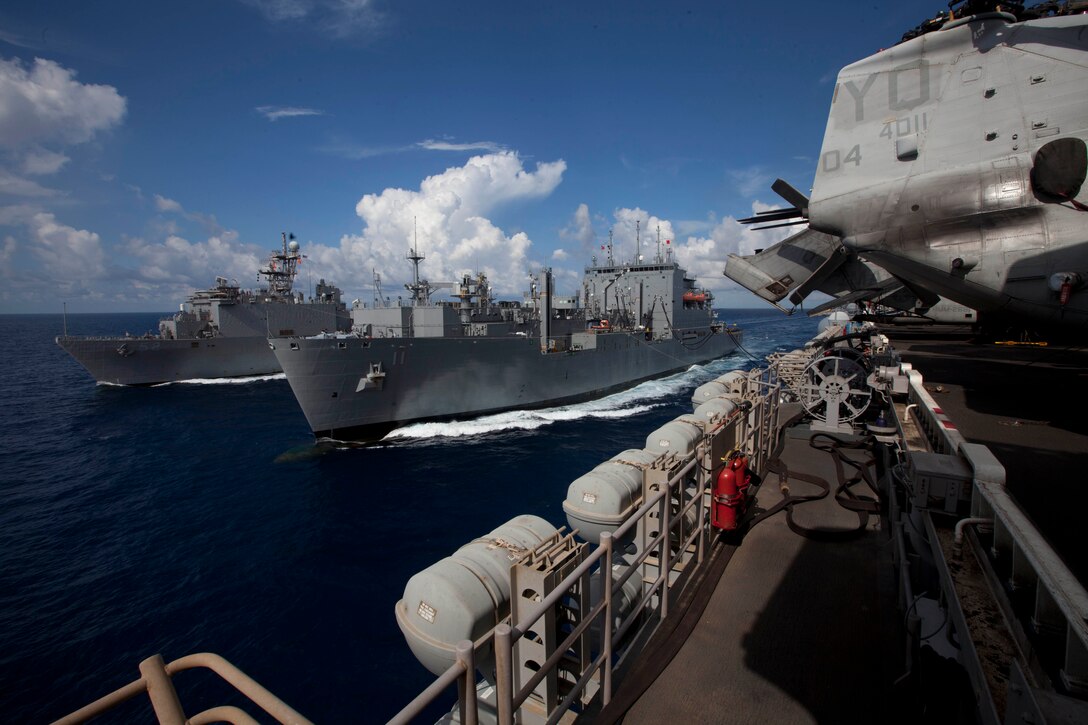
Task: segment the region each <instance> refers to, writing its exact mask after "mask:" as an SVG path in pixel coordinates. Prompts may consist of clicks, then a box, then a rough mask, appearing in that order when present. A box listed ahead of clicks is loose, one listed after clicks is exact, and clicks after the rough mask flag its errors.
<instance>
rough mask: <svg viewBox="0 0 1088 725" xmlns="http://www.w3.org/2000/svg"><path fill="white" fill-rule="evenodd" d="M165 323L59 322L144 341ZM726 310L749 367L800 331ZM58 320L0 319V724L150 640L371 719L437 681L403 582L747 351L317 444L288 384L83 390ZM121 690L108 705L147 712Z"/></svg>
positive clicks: (51, 715)
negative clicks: (579, 398) (515, 406)
mask: <svg viewBox="0 0 1088 725" xmlns="http://www.w3.org/2000/svg"><path fill="white" fill-rule="evenodd" d="M158 318H159V315H158V314H110V315H69V316H68V321H67V324H68V332H69V334H73V335H114V334H119V333H123V332H125V331H129V332H132V333H135V334H139V333H142V332H144V331H146V330H149V329H155V328H156V327H157V321H158ZM720 318H721V319H722V320H723V321H728V322H737V323H740V324H741V325H742V326H743V327H744V328H745V337H744V347H745V349H746V350H747V351H748V352H749V353H751V355H753V356H755V357H756V358H759V359H760V360H762V358H763V357H764V356H765V355H767V354H768V353H770V352H772V351H775V350H791V349H793V348H796V347H798V346H800V345H801V344H802V343H803V342H804V341H806V340H807V339H809V338H810V337H811V336H812V335H813V334H814V333H815V331H816V326H817V321H816V320H812V319H809V318H806V317H804V316H795V317H786V316H784V315H782V314H781V313H779V312H778V311H776V310H773V309H769V308H768V309H766V310H724V311H722V312H721V314H720ZM62 324H63V323H62V318H61V316H60V315H2V316H0V339H2V340H4V341H5V344H6V347H7V351H6V352H5V353H4V354H3V355H0V386H2V390H3V396H2V400H3V406H2V407H0V428H2V435H3V441H4V443H5V444H6V445H5V449H4V453H3V455H4V458H5V460H4V465H3V466H2V468H0V470H2V471H3V473H2V475H0V713H2V719H3V720H4V721H5V722H48V721H51V720H53V719H55V718H57V717H60V716H62V715H65V714H67V713H68V712H70V711H72V710H75V709H77V708H79V707H81V706H82V705H85V704H87V703H89V702H91V701H92V700H94V699H96V698H98V697H99V696H101V695H104V694H106V693H108V692H110V691H112V690H114V689H115V688H117V687H120V686H122V685H124V684H126V683H128V682H130V681H132V680H135V679H137V678H138V677H139V672H138V669H137V666H138V663H139V662H140V661H141V660H143V659H144V658H146V657H148V656H150V655H153V654H156V653H161V654H162V655H163V657H164V658H165V659H166V660H167V661H170V660H172V659H176V658H178V657H181V656H183V655H186V654H190V653H194V652H203V651H211V652H216V653H219V654H221V655H223V656H224V657H226V658H227V659H228V660H230V661H231V662H233V663H234V664H236V665H237V666H239V667H240V668H242V669H243V670H244V671H245V672H247V673H248V674H250V675H251V676H253V677H254V678H256V679H257V680H258V681H259V682H261V683H262V684H263V685H265V686H266V687H268V688H269V689H270V690H271V691H272V692H274V693H276V694H277V695H278V696H279V697H281V698H282V699H284V700H285V701H286V702H287V703H289V704H290V705H291V706H292V707H294V708H296V709H297V710H299V711H300V712H302V713H303V714H304V715H306V716H307V717H309V718H311V719H313V720H315V721H316V722H323V723H324V722H384V721H385V720H386V719H388V718H389V717H390V716H392V715H393V714H394V713H395V712H397V711H398V710H399V709H400V708H401V707H403V706H404V705H405V704H407V703H408V702H409V701H410V700H411V699H412V697H414V696H415V695H416V694H417V693H418V692H419V691H420V690H422V689H423V688H424V687H425V686H427V685H428V684H429V683H430V682H431V681H432V680H433V676H432V675H431V674H430V673H428V672H427V671H426V670H424V669H423V667H422V666H421V665H419V664H418V663H417V662H416V661H415V659H414V657H413V656H412V654H411V653H410V652H409V650H408V647H407V645H406V644H405V642H404V639H403V638H402V636H401V633H400V630H399V629H398V628H397V625H396V620H395V618H394V615H393V606H394V604H395V603H396V601H397V600H398V599H399V598H400V596H401V594H402V592H403V589H404V584H405V583H406V582H407V580H408V578H409V577H410V576H411V575H412V574H414V573H416V572H417V571H419V570H421V569H423V568H425V567H427V566H429V565H430V564H432V563H433V562H435V561H437V560H438V559H440V558H442V557H444V556H447V555H449V554H450V553H452V552H453V551H454V550H455V549H456V548H458V547H459V546H461V545H462V544H464V543H466V542H468V541H470V540H471V539H473V538H475V537H477V536H480V535H483V534H486V533H487V532H489V531H491V530H492V529H493V528H495V527H496V526H498V525H500V524H502V523H504V522H505V521H507V520H508V519H510V518H511V517H513V516H516V515H518V514H522V513H533V514H537V515H539V516H543V517H544V518H546V519H548V520H550V521H551V522H552V523H553V524H555V525H557V526H558V525H565V523H566V522H565V518H564V515H563V511H562V506H561V504H562V501H563V499H564V497H565V495H566V489H567V486H568V484H569V483H570V482H571V481H572V480H574V479H575V478H577V477H578V476H580V475H582V474H583V473H585V472H586V471H588V470H589V469H590V468H592V467H593V466H595V465H596V464H597V463H599V462H601V461H602V460H604V459H606V458H609V457H611V456H612V455H613V454H615V453H618V452H619V451H621V450H623V449H625V448H632V447H635V448H641V447H642V446H643V445H644V441H645V438H646V436H647V434H649V433H650V432H651V431H652V430H654V429H655V428H657V427H658V426H660V425H662V424H664V423H665V422H666V421H668V420H670V419H671V418H673V417H675V416H677V415H679V414H681V413H684V412H690V403H689V398H690V394H691V392H692V390H693V389H694V387H695V386H697V385H699V384H701V383H703V382H706V381H707V380H709V379H712V378H714V377H717V376H718V375H721V374H723V373H724V372H726V371H728V370H732V369H737V368H749V367H752V366H753V365H755V364H756V362H755V361H754V360H753V359H751V358H749V357H748V356H747V355H745V354H743V353H740V352H738V353H737V354H735V355H733V356H730V357H728V358H725V359H722V360H719V361H716V362H714V363H711V364H709V365H707V366H705V367H695V368H692V369H691V370H689V371H687V372H685V373H682V374H680V375H677V376H674V377H671V378H667V379H664V380H659V381H653V382H650V383H645V384H642V385H640V386H638V387H637V388H635V389H633V390H631V391H627V392H624V393H620V394H617V395H614V396H611V397H609V398H605V399H603V400H600V401H594V402H591V403H586V404H581V405H575V406H567V407H563V408H556V409H551V410H545V411H535V412H516V413H508V414H504V415H499V416H491V417H489V418H485V419H481V420H478V421H471V422H467V423H464V424H458V423H450V424H441V425H424V426H416V427H412V428H408V429H404V430H403V431H402V436H401V437H399V438H397V439H395V440H393V441H391V442H390V443H389V444H388V445H379V446H375V447H369V448H355V449H341V450H323V449H319V448H317V447H315V445H314V441H313V437H312V436H311V434H310V430H309V428H308V426H307V425H306V420H305V419H304V418H303V416H302V412H301V411H300V410H299V408H298V406H297V404H296V403H295V400H294V398H293V396H292V395H291V391H290V388H289V387H288V385H287V382H286V380H284V379H282V376H280V377H274V378H272V379H263V380H258V381H250V382H242V383H239V382H210V381H204V382H197V383H176V384H171V385H163V386H158V387H153V388H122V387H113V386H100V385H96V384H95V383H94V381H93V379H92V378H91V377H90V375H88V374H87V373H86V371H84V369H83V368H82V367H80V366H79V365H78V364H77V363H76V362H75V361H73V360H72V359H71V358H69V357H68V356H67V355H66V354H65V353H64V352H63V351H62V350H61V349H60V348H59V347H58V346H57V345H56V344H55V343H54V341H53V338H54V336H56V335H58V334H60V333H61V331H62ZM175 684H176V685H177V688H178V691H179V695H180V697H181V701H182V703H183V705H184V706H185V708H186V711H187V712H189V713H196V712H199V711H200V710H202V709H205V708H207V707H210V706H213V705H219V704H239V705H242V704H244V703H243V701H242V700H241V699H240V698H238V697H235V696H233V695H232V694H231V691H230V690H229V688H227V687H226V686H224V685H222V684H221V683H219V682H217V681H215V680H214V679H213V678H211V677H208V676H207V675H206V674H204V673H201V672H185V673H181V674H179V675H178V676H177V677H175ZM452 700H453V695H452V694H451V695H450V696H449V698H447V701H446V702H445V706H446V707H448V705H449V704H451V703H452ZM132 702H133V703H134V704H129V705H126V706H125V707H123V708H121V709H119V710H117V711H115V714H114V715H112V716H111V717H109V718H107V719H106V720H105V721H106V722H131V721H133V720H140V721H147V720H148V719H149V713H150V708H149V706H148V705H147V704H146V702H147V700H146V698H145V697H142V698H138V699H136V700H134V701H132ZM247 709H248V710H249V711H250V712H251V713H252V714H254V715H258V714H260V713H259V711H257V710H256V709H255V708H253V707H252V706H249V707H247ZM266 719H267V718H266Z"/></svg>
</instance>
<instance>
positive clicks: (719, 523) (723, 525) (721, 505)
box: [710, 451, 752, 531]
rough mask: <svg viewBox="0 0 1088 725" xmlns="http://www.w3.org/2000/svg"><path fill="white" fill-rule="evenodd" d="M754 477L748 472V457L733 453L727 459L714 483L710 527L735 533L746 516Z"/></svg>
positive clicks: (738, 452)
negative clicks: (746, 505) (749, 488)
mask: <svg viewBox="0 0 1088 725" xmlns="http://www.w3.org/2000/svg"><path fill="white" fill-rule="evenodd" d="M751 482H752V476H751V474H750V473H749V472H748V457H747V456H745V455H744V454H743V453H741V452H740V451H733V452H732V453H730V454H729V456H727V457H726V463H725V467H724V468H722V472H721V473H719V474H718V480H717V481H715V482H714V495H713V504H712V505H711V507H710V525H711V526H713V527H714V528H716V529H721V530H722V531H733V530H734V529H736V528H737V520H738V519H740V517H741V515H743V514H744V508H745V504H746V503H747V500H746V499H747V497H748V485H749V484H750V483H751Z"/></svg>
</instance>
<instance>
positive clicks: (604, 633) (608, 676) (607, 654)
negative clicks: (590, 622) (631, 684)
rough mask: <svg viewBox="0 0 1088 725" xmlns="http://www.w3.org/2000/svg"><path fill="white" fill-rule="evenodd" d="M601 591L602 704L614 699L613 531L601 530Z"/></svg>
mask: <svg viewBox="0 0 1088 725" xmlns="http://www.w3.org/2000/svg"><path fill="white" fill-rule="evenodd" d="M601 549H602V550H603V551H604V556H603V557H602V558H601V591H602V592H603V593H604V612H603V614H602V616H603V617H604V621H603V622H601V652H602V653H603V656H604V659H603V661H602V662H601V705H602V706H603V705H607V704H608V703H609V702H610V701H611V700H612V532H611V531H602V532H601Z"/></svg>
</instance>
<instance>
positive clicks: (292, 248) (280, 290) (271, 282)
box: [257, 232, 306, 297]
mask: <svg viewBox="0 0 1088 725" xmlns="http://www.w3.org/2000/svg"><path fill="white" fill-rule="evenodd" d="M280 236H281V237H282V239H283V247H282V249H281V250H280V251H274V252H272V253H271V254H270V255H268V264H267V265H266V266H265V267H264V268H263V269H260V270H258V271H257V274H258V276H260V275H264V277H265V279H267V280H268V292H269V294H271V295H273V296H277V297H279V296H287V295H289V294H291V287H292V285H293V284H294V281H295V275H296V274H298V265H300V264H302V260H303V259H305V258H306V255H305V254H299V251H298V249H299V247H298V242H297V241H295V235H294V234H289V233H287V232H280ZM288 242H290V243H288ZM258 278H259V277H258Z"/></svg>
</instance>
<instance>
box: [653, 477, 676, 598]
mask: <svg viewBox="0 0 1088 725" xmlns="http://www.w3.org/2000/svg"><path fill="white" fill-rule="evenodd" d="M679 480H680V479H679V478H677V479H676V480H674V481H669V482H668V483H666V484H665V495H664V496H662V497H661V534H660V537H661V541H660V542H659V544H660V546H661V553H660V554H659V555H658V563H657V568H658V573H659V574H660V576H659V577H658V581H660V582H661V589H659V590H658V591H659V595H660V597H661V618H662V619H665V617H667V616H669V573H670V572H669V569H670V567H669V559H670V557H671V555H672V552H670V551H669V537H670V536H672V530H671V526H670V524H671V521H670V516H669V514H670V513H671V511H672V505H671V504H672V491H670V490H669V489H671V488H672V484H673V483H677V482H679ZM677 489H678V490H679V486H677Z"/></svg>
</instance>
